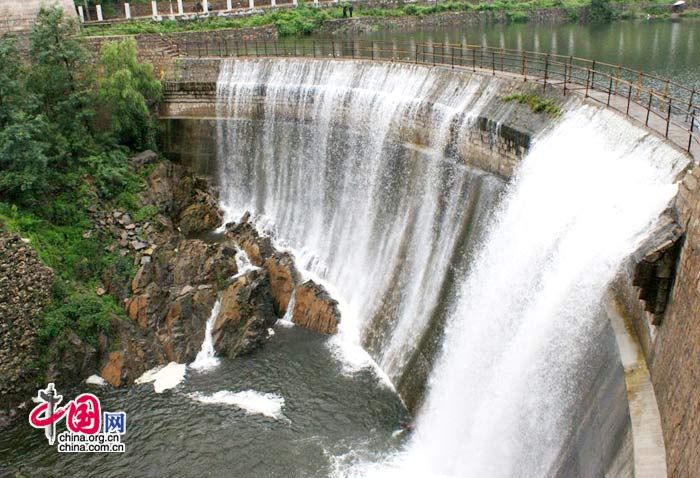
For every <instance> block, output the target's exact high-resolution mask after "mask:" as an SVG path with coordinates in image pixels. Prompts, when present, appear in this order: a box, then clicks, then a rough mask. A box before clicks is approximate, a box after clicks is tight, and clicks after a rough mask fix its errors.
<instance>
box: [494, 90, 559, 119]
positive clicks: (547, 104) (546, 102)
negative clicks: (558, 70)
mask: <svg viewBox="0 0 700 478" xmlns="http://www.w3.org/2000/svg"><path fill="white" fill-rule="evenodd" d="M501 99H502V100H503V101H505V102H511V101H515V102H516V103H520V104H521V105H527V106H529V107H530V110H531V111H532V112H533V113H544V114H546V115H549V116H551V117H557V116H559V115H561V108H559V107H558V106H557V105H556V104H554V101H552V100H550V99H547V98H542V97H541V96H539V95H537V94H535V93H513V94H511V95H506V96H504V97H503V98H501Z"/></svg>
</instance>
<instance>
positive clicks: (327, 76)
mask: <svg viewBox="0 0 700 478" xmlns="http://www.w3.org/2000/svg"><path fill="white" fill-rule="evenodd" d="M399 84H400V85H401V89H397V88H396V85H399ZM261 94H264V95H265V101H264V112H263V115H262V118H261V120H260V121H259V122H257V123H256V122H250V121H247V120H246V119H244V118H241V117H240V115H239V112H240V111H241V108H242V107H243V106H244V105H245V104H246V103H250V101H251V99H252V98H255V97H256V96H258V95H261ZM492 94H493V87H492V86H491V85H490V84H489V82H488V81H486V80H480V79H477V78H475V79H473V81H471V82H469V84H467V85H466V86H465V83H464V82H463V81H458V79H457V78H452V79H448V80H444V79H442V80H438V79H437V78H436V77H434V76H431V75H426V74H425V69H422V68H410V67H405V66H389V67H387V66H372V65H367V64H363V63H359V62H358V63H355V62H342V63H340V62H338V63H333V64H328V63H322V62H317V63H315V62H303V61H282V62H279V63H274V64H272V63H269V62H264V61H261V62H244V63H236V62H225V63H224V64H223V66H222V71H221V74H220V80H219V83H218V96H219V105H220V106H219V111H218V116H219V117H221V118H230V120H229V121H225V122H220V126H219V131H218V147H219V151H218V156H219V158H220V166H221V172H220V176H221V178H220V182H221V184H222V186H223V189H224V191H223V199H224V202H225V205H226V206H227V207H228V208H229V210H231V214H230V217H229V219H237V215H240V214H242V213H243V212H244V211H245V210H251V211H252V212H254V213H256V214H258V215H259V216H258V217H260V215H262V216H265V217H267V218H270V219H271V222H272V223H273V224H274V226H275V228H276V234H277V237H278V239H280V240H283V241H286V242H287V244H288V245H289V246H291V247H292V248H293V249H295V251H297V252H298V253H297V259H298V260H300V262H301V264H300V265H301V266H302V267H304V268H306V269H307V270H308V271H309V272H310V273H311V274H313V275H315V276H317V277H320V278H322V279H323V280H325V281H327V282H328V283H330V284H332V285H334V286H335V287H336V288H337V289H338V291H339V293H340V296H341V297H340V299H342V300H341V302H342V303H343V304H345V305H346V307H345V308H344V310H343V311H342V312H343V321H342V324H341V336H343V338H344V340H345V341H346V342H349V343H359V342H360V340H361V337H363V340H364V345H365V346H366V347H367V348H369V349H370V351H371V352H372V354H373V355H374V356H375V358H377V361H378V362H379V364H380V366H381V368H382V369H383V370H385V371H386V372H387V373H388V374H389V376H390V377H391V378H392V379H393V380H394V381H398V380H399V379H400V377H401V374H402V372H403V370H404V368H405V365H406V363H407V361H408V360H409V359H410V357H411V356H412V354H413V353H414V352H415V350H416V344H417V343H418V342H419V338H420V336H421V335H422V334H423V332H424V331H425V329H426V327H427V326H428V324H429V322H430V320H431V317H432V316H433V315H439V314H440V313H441V308H442V304H440V303H439V302H440V297H441V293H440V291H441V290H442V289H443V288H444V287H449V285H448V284H443V283H444V282H445V281H446V280H447V277H448V275H449V274H452V273H454V272H455V270H459V269H462V268H463V267H465V265H466V263H467V259H466V258H467V257H468V256H469V253H470V251H469V250H464V249H463V248H462V247H461V245H460V244H459V242H460V241H462V242H465V243H472V242H473V241H470V240H469V239H470V238H476V237H478V235H479V233H480V230H481V228H482V225H483V222H484V218H485V217H486V216H487V215H488V211H489V210H490V209H491V208H492V206H493V204H494V203H495V201H496V198H497V196H498V193H499V192H500V190H501V188H502V183H501V181H500V180H498V179H496V178H494V177H493V176H490V175H487V174H484V173H482V172H479V171H476V170H472V169H469V168H465V167H464V166H462V165H459V164H456V163H455V161H453V160H442V152H443V150H444V149H445V147H446V146H447V144H446V143H447V137H448V132H449V131H451V130H455V131H457V132H459V131H461V130H462V129H464V128H466V127H467V125H469V124H470V123H471V120H472V119H473V118H474V117H475V116H476V115H477V114H478V112H479V110H480V108H481V106H482V105H483V104H485V102H486V101H487V100H488V99H489V98H490V97H491V96H492ZM290 105H291V106H290ZM290 108H291V109H292V110H293V111H292V114H293V115H294V116H296V117H298V118H301V117H306V118H309V121H308V122H307V123H305V124H302V123H301V122H299V121H284V120H283V119H281V118H282V117H284V116H285V115H286V114H288V113H289V110H290ZM465 112H467V113H465ZM418 120H420V121H421V122H423V123H424V124H425V125H426V127H425V128H423V130H422V132H421V135H422V136H423V137H420V138H413V139H415V141H416V142H417V143H419V145H413V146H412V147H409V148H406V147H401V146H400V145H398V144H397V142H396V141H395V140H396V138H395V133H396V131H399V130H400V129H401V124H405V123H413V122H416V121H418ZM436 284H437V286H436Z"/></svg>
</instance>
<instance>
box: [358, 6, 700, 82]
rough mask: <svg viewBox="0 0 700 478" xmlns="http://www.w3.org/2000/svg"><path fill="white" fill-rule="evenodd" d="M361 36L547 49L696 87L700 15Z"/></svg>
mask: <svg viewBox="0 0 700 478" xmlns="http://www.w3.org/2000/svg"><path fill="white" fill-rule="evenodd" d="M361 38H363V39H367V40H377V41H379V40H384V41H394V40H395V41H410V40H413V41H416V42H421V41H432V42H437V43H464V44H470V45H483V46H490V47H496V48H511V49H519V50H528V51H535V52H550V53H554V54H559V55H573V56H576V57H579V58H587V59H595V60H597V61H602V62H606V63H610V64H613V65H622V66H626V67H628V68H632V69H635V70H641V71H644V72H647V73H650V74H656V75H659V76H664V77H668V78H671V79H673V80H674V81H676V82H678V83H681V84H684V85H686V86H688V87H690V88H693V87H694V88H698V89H700V44H699V43H700V18H688V19H682V20H680V21H670V20H656V21H644V20H638V21H622V22H616V23H611V24H607V25H579V24H575V23H572V24H563V25H537V24H531V23H525V24H510V25H469V26H464V27H458V26H449V27H429V28H416V29H403V28H402V29H386V30H380V31H376V32H371V33H366V34H363V35H362V36H361Z"/></svg>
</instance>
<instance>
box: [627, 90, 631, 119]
mask: <svg viewBox="0 0 700 478" xmlns="http://www.w3.org/2000/svg"><path fill="white" fill-rule="evenodd" d="M631 101H632V83H630V87H629V91H628V92H627V116H629V115H630V102H631Z"/></svg>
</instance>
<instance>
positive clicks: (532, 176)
mask: <svg viewBox="0 0 700 478" xmlns="http://www.w3.org/2000/svg"><path fill="white" fill-rule="evenodd" d="M683 164H684V161H683V159H682V155H681V154H680V153H678V152H676V151H675V150H673V149H672V148H670V147H668V146H666V145H663V144H662V142H661V141H660V140H657V139H655V138H651V137H649V136H647V135H646V133H645V132H644V131H642V130H641V129H639V128H636V127H631V126H630V125H629V124H627V123H626V122H625V121H624V120H622V119H620V118H618V117H617V116H615V115H614V114H612V113H610V112H607V111H597V110H595V109H592V108H588V107H583V106H582V107H579V109H577V110H575V111H573V112H570V113H568V114H567V115H566V117H565V118H564V119H563V120H562V121H561V123H560V124H559V125H557V126H556V127H555V128H553V129H552V131H551V132H549V133H548V134H547V135H546V136H545V137H543V138H540V140H539V141H537V142H536V144H535V146H534V148H533V149H532V151H531V152H530V154H529V155H528V156H527V158H526V159H525V160H524V162H523V164H522V165H521V167H520V169H519V171H518V173H517V175H516V177H515V179H514V181H513V183H512V185H511V187H510V188H509V191H508V194H507V195H506V197H505V198H504V200H503V202H502V203H501V205H500V207H499V208H498V210H497V212H496V214H495V216H494V220H493V221H492V223H491V224H490V227H489V229H488V232H487V234H486V237H485V239H484V241H483V244H482V245H481V247H480V250H479V252H478V254H477V256H476V257H475V259H474V262H473V264H472V266H471V267H470V269H469V272H468V273H467V275H466V277H465V278H464V280H463V281H462V283H461V284H460V288H459V293H458V298H457V300H456V301H455V304H454V305H453V307H451V309H450V311H449V313H448V317H449V320H448V323H447V326H446V330H445V339H444V342H443V346H442V351H441V354H440V358H439V360H438V362H437V365H436V367H435V369H434V370H433V372H432V374H431V376H430V380H429V391H428V397H427V400H426V403H425V405H424V406H423V408H422V409H421V412H420V414H419V416H418V420H417V423H416V433H415V434H414V436H413V437H412V438H411V440H410V442H409V444H408V445H407V447H406V449H405V450H404V451H403V452H402V453H400V454H398V455H396V456H393V457H389V458H387V459H386V461H384V462H381V463H376V462H373V463H369V462H366V463H360V464H357V463H356V464H355V467H354V468H353V467H351V468H350V470H347V469H344V470H343V472H342V473H340V474H341V475H343V476H358V477H359V476H362V477H372V476H380V477H387V476H397V477H398V476H402V477H405V476H435V477H443V476H445V477H448V476H488V477H490V478H492V477H495V478H498V477H533V476H554V475H556V473H557V471H558V470H557V465H558V464H559V463H558V460H559V458H560V456H561V455H562V454H565V453H567V452H568V450H564V449H563V447H564V445H565V444H566V440H567V437H568V435H569V433H570V432H571V429H572V428H573V427H575V426H576V424H575V423H571V420H570V416H572V415H573V413H574V412H575V409H576V406H577V404H578V400H580V397H581V395H583V394H584V392H585V391H584V390H579V389H578V387H577V383H578V381H579V380H580V377H581V375H583V374H585V373H596V371H587V370H586V364H585V362H586V358H587V353H591V352H592V351H595V347H596V344H595V343H591V340H590V338H591V337H595V336H597V335H596V333H595V331H596V329H598V328H600V327H601V326H602V324H603V321H605V320H607V319H606V318H605V316H604V315H603V314H602V310H601V309H602V298H603V296H604V294H605V290H606V287H607V285H608V284H609V282H610V281H611V280H612V279H613V278H614V276H615V273H616V272H617V270H618V269H619V267H620V265H621V263H622V261H623V260H624V258H625V257H626V256H628V255H629V254H630V253H632V252H633V251H634V250H635V249H636V247H637V246H638V245H639V244H640V242H641V241H642V240H643V239H644V237H645V235H646V234H648V233H649V231H650V230H651V228H652V227H653V224H654V221H655V219H656V218H657V217H658V215H659V214H660V213H661V212H662V211H663V210H664V208H665V207H666V206H667V205H668V203H669V201H670V200H671V199H672V197H673V196H674V194H675V191H676V187H675V186H674V178H675V177H676V175H677V174H678V172H679V168H680V167H682V165H683ZM603 433H604V432H603ZM598 476H600V475H598Z"/></svg>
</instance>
